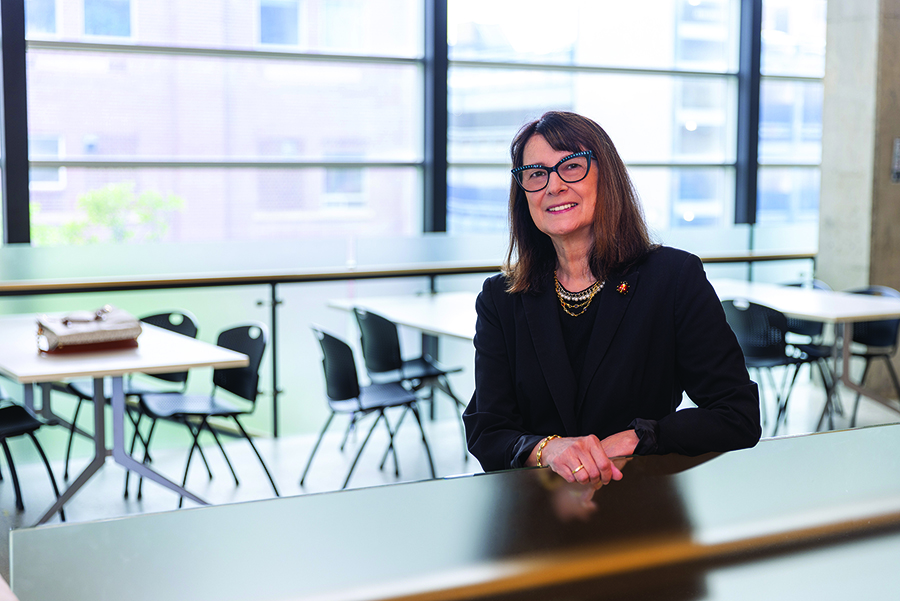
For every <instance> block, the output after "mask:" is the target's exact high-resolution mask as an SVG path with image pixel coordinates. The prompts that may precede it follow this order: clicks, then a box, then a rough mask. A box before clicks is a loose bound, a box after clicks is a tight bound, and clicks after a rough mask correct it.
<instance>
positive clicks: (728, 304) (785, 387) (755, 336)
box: [722, 299, 801, 436]
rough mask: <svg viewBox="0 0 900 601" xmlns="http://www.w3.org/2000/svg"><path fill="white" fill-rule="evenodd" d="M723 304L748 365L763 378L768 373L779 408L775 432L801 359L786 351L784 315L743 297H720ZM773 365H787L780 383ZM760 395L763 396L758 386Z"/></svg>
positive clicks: (785, 406) (781, 418)
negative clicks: (791, 374)
mask: <svg viewBox="0 0 900 601" xmlns="http://www.w3.org/2000/svg"><path fill="white" fill-rule="evenodd" d="M722 307H723V308H724V309H725V318H726V320H727V321H728V324H729V325H730V326H731V329H732V330H733V331H734V334H735V336H736V337H737V339H738V344H740V346H741V350H742V351H743V352H744V362H745V363H746V365H747V369H749V370H753V371H755V372H756V373H757V374H758V376H759V379H762V374H763V373H766V374H768V377H769V385H770V387H771V389H772V391H773V392H774V394H775V406H776V407H777V408H778V410H777V415H776V417H775V425H774V427H773V428H772V435H773V436H774V435H775V434H776V433H777V432H778V426H779V425H780V424H781V422H782V420H783V419H784V418H785V416H786V413H787V404H788V399H789V398H790V389H791V388H792V387H793V384H794V381H795V380H796V379H797V373H798V371H799V365H800V363H801V360H800V359H799V358H797V357H793V356H791V355H789V354H788V353H787V343H786V342H785V333H786V332H787V318H786V317H785V316H784V314H783V313H781V312H780V311H776V310H775V309H772V308H771V307H766V306H764V305H759V304H757V303H752V302H749V301H746V300H742V299H737V300H725V301H722ZM776 367H784V368H786V369H785V371H784V377H783V380H782V383H781V386H778V385H776V383H775V378H774V376H773V375H772V370H773V369H774V368H776ZM791 367H794V370H793V377H791V379H790V382H788V375H789V373H790V368H791ZM760 398H762V389H761V388H760ZM760 405H761V407H762V409H763V411H762V413H763V423H764V424H765V421H766V418H765V403H763V402H760Z"/></svg>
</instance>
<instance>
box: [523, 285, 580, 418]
mask: <svg viewBox="0 0 900 601" xmlns="http://www.w3.org/2000/svg"><path fill="white" fill-rule="evenodd" d="M548 288H549V289H545V290H544V292H542V293H541V294H538V295H533V294H523V295H522V304H523V305H524V307H525V317H526V319H527V320H528V329H529V330H530V331H531V341H532V343H533V344H534V350H535V354H536V355H537V358H538V363H539V364H540V366H541V372H542V373H543V374H544V380H545V381H546V382H547V387H548V388H549V389H550V395H551V396H552V397H553V402H554V404H555V405H556V409H557V411H559V415H560V417H561V418H562V422H563V425H564V426H565V428H566V431H565V432H561V433H560V434H563V435H566V436H572V435H574V434H575V433H576V427H575V393H576V391H577V389H576V387H575V374H573V373H572V365H571V364H570V363H569V356H568V354H567V353H566V352H565V348H566V346H565V342H564V341H563V335H562V326H561V325H560V323H559V313H558V312H557V309H556V303H557V298H556V291H555V290H554V289H553V288H552V286H551V287H548ZM560 351H562V352H560Z"/></svg>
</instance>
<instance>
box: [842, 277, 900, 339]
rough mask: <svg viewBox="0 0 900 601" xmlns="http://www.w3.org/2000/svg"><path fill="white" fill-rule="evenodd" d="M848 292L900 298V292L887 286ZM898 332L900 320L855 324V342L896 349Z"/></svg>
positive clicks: (868, 287)
mask: <svg viewBox="0 0 900 601" xmlns="http://www.w3.org/2000/svg"><path fill="white" fill-rule="evenodd" d="M847 292H850V293H852V294H868V295H870V296H889V297H892V298H900V292H898V291H896V290H894V289H893V288H889V287H887V286H867V287H865V288H857V289H855V290H848V291H847ZM898 330H900V319H883V320H878V321H859V322H856V323H854V324H853V342H858V343H860V344H864V345H866V346H873V347H886V348H894V347H896V346H897V334H898Z"/></svg>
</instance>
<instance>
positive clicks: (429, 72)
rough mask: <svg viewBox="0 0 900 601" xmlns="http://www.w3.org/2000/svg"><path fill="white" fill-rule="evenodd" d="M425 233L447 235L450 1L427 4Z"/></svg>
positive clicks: (443, 0)
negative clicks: (448, 30)
mask: <svg viewBox="0 0 900 601" xmlns="http://www.w3.org/2000/svg"><path fill="white" fill-rule="evenodd" d="M424 12H425V69H424V71H425V73H424V77H425V82H424V83H425V85H424V91H425V99H424V100H425V110H424V115H425V124H424V125H425V128H424V134H425V167H424V168H425V172H424V186H425V190H424V199H423V202H424V207H423V209H424V210H423V215H424V223H423V230H424V231H426V232H445V231H447V68H448V67H447V65H448V57H447V0H425V11H424Z"/></svg>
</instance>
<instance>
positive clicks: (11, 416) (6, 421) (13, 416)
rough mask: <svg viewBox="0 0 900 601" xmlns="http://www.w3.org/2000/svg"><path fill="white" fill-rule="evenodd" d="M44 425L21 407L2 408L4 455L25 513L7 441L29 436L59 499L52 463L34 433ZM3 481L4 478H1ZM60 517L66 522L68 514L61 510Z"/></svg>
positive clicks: (0, 438) (0, 430)
mask: <svg viewBox="0 0 900 601" xmlns="http://www.w3.org/2000/svg"><path fill="white" fill-rule="evenodd" d="M42 425H43V422H41V421H40V420H39V419H38V418H37V417H36V416H35V415H34V414H32V413H31V412H30V411H28V409H26V408H25V407H22V406H21V405H16V404H12V403H6V402H5V401H4V404H3V405H2V406H0V445H2V446H3V454H4V455H6V463H7V465H9V473H10V475H11V476H12V481H13V488H14V489H15V491H16V508H17V509H18V510H19V511H25V504H24V503H23V502H22V490H21V488H20V487H19V475H18V473H17V472H16V465H15V463H13V457H12V452H10V450H9V445H8V444H7V442H6V440H7V439H8V438H15V437H17V436H28V437H29V438H30V439H31V442H32V443H34V447H35V448H36V449H37V451H38V453H39V454H40V456H41V459H42V460H43V461H44V467H46V468H47V476H49V477H50V484H51V485H53V494H55V495H56V498H57V499H59V487H58V486H56V478H55V477H54V476H53V470H52V469H51V468H50V462H49V461H47V455H46V454H45V453H44V449H43V447H41V443H39V442H38V439H37V437H36V436H35V435H34V433H35V432H36V431H37V430H38V429H39V428H40V427H41V426H42ZM0 479H2V476H0ZM59 517H60V519H61V520H62V521H64V522H65V521H66V513H65V511H64V510H63V509H62V508H60V510H59Z"/></svg>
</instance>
